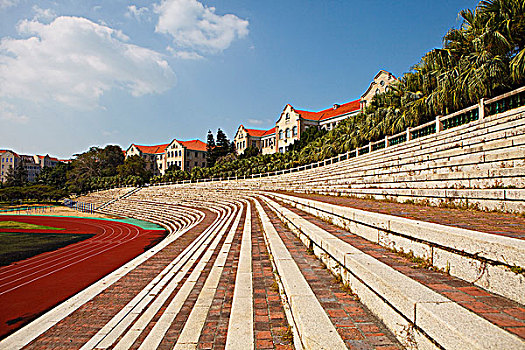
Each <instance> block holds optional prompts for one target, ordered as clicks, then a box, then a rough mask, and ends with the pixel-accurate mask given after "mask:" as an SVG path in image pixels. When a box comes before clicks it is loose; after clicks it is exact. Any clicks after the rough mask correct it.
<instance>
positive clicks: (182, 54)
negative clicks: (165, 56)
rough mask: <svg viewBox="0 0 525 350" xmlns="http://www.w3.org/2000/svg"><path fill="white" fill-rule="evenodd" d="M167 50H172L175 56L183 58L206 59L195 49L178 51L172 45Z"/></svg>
mask: <svg viewBox="0 0 525 350" xmlns="http://www.w3.org/2000/svg"><path fill="white" fill-rule="evenodd" d="M166 50H167V51H168V52H170V53H171V55H172V56H173V57H176V58H180V59H182V60H202V59H204V57H203V56H201V55H199V54H198V53H196V52H193V51H177V50H175V49H174V48H172V47H171V46H168V47H167V48H166Z"/></svg>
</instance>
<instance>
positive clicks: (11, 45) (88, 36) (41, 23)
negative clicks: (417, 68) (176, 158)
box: [0, 0, 477, 158]
mask: <svg viewBox="0 0 525 350" xmlns="http://www.w3.org/2000/svg"><path fill="white" fill-rule="evenodd" d="M476 4H477V1H466V0H465V1H461V0H454V1H447V0H440V1H435V0H421V1H408V0H399V1H379V0H369V1H353V0H346V1H345V0H324V1H320V0H316V1H307V0H302V1H298V0H289V1H286V0H283V1H276V0H268V1H240V0H229V1H225V0H210V1H205V0H199V1H197V0H156V1H141V0H137V1H124V0H111V1H102V0H98V1H92V0H56V1H47V0H39V1H31V0H0V148H8V149H14V150H15V151H17V152H20V153H28V154H46V153H49V154H50V155H54V156H59V157H62V158H66V157H70V156H71V155H72V154H74V153H78V152H82V151H85V150H86V149H88V148H89V147H90V146H95V145H96V146H104V145H106V144H119V145H121V146H122V147H123V148H124V149H126V148H127V147H128V146H129V144H130V143H132V142H133V143H138V144H155V143H164V142H166V143H167V142H170V141H171V140H172V139H173V138H176V139H179V140H188V139H195V138H199V139H201V140H203V141H205V139H206V133H207V131H208V129H211V130H213V131H214V132H215V131H216V130H217V128H222V129H223V130H224V131H225V132H226V133H227V135H228V136H229V137H230V138H233V136H234V133H235V131H236V130H237V127H238V126H239V124H241V123H242V124H244V125H245V126H248V127H253V128H270V127H272V126H273V123H274V122H275V120H276V119H277V118H278V116H279V114H280V112H281V111H282V109H283V107H284V106H285V105H286V104H287V103H290V104H292V105H293V106H295V107H297V108H300V109H307V110H321V109H324V108H327V107H329V106H331V105H332V104H333V103H344V102H348V101H351V100H354V99H357V98H359V96H360V95H361V94H362V93H363V92H364V91H365V90H366V88H367V87H368V84H369V83H370V81H371V79H372V78H373V76H374V75H375V74H376V73H377V71H379V70H380V69H385V70H388V71H390V72H392V73H393V74H394V75H396V76H399V75H401V74H403V73H404V72H406V71H408V70H409V69H410V67H411V66H412V65H413V64H415V63H417V62H418V61H419V59H420V58H421V56H422V55H424V54H425V53H426V52H427V51H429V50H431V49H432V48H435V47H439V46H441V39H442V37H443V35H444V34H445V33H446V31H447V30H448V29H449V28H451V27H458V26H459V25H460V24H461V23H460V21H459V19H458V12H459V11H460V10H461V9H465V8H474V7H475V6H476Z"/></svg>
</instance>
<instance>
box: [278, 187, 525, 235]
mask: <svg viewBox="0 0 525 350" xmlns="http://www.w3.org/2000/svg"><path fill="white" fill-rule="evenodd" d="M279 193H283V194H287V195H290V196H296V197H301V198H308V199H312V200H317V201H320V202H326V203H331V204H336V205H342V206H345V207H351V208H355V209H361V210H366V211H371V212H376V213H382V214H388V215H394V216H401V217H404V218H407V219H413V220H420V221H425V222H433V223H436V224H441V225H447V226H454V227H459V228H464V229H469V230H475V231H481V232H486V233H492V234H495V235H501V236H507V237H512V238H517V239H525V217H520V216H518V215H513V214H508V213H496V212H482V211H477V210H463V209H447V208H440V207H434V206H425V205H417V204H408V203H397V202H390V201H388V202H387V201H380V200H374V199H363V198H354V197H344V196H341V197H336V196H326V195H320V194H310V193H296V192H285V191H279Z"/></svg>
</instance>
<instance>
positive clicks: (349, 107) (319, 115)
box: [295, 100, 361, 121]
mask: <svg viewBox="0 0 525 350" xmlns="http://www.w3.org/2000/svg"><path fill="white" fill-rule="evenodd" d="M360 101H361V100H355V101H351V102H348V103H345V104H342V105H339V106H338V107H337V108H335V109H334V108H327V109H325V110H322V111H319V112H310V111H301V110H298V109H296V110H295V111H296V112H297V113H299V115H300V116H301V117H302V118H303V119H309V120H315V121H322V120H325V119H329V118H334V117H338V116H340V115H343V114H347V113H351V112H355V111H357V110H359V109H360V108H361V104H360Z"/></svg>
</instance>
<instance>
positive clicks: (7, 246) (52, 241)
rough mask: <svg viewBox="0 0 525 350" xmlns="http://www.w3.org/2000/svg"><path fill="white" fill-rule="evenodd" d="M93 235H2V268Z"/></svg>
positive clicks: (0, 249)
mask: <svg viewBox="0 0 525 350" xmlns="http://www.w3.org/2000/svg"><path fill="white" fill-rule="evenodd" d="M91 237H93V235H77V234H54V233H10V232H5V233H4V232H2V233H0V266H5V265H9V264H11V263H13V262H15V261H20V260H23V259H27V258H30V257H32V256H34V255H38V254H41V253H44V252H48V251H52V250H56V249H59V248H62V247H65V246H67V245H69V244H73V243H76V242H80V241H83V240H85V239H88V238H91Z"/></svg>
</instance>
